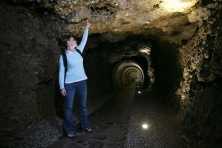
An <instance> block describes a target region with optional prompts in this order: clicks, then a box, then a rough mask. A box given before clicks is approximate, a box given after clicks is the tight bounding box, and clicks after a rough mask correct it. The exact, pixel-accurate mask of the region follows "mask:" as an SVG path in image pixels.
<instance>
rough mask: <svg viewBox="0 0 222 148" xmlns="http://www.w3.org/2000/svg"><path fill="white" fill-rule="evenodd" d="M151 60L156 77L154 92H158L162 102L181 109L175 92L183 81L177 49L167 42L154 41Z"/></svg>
mask: <svg viewBox="0 0 222 148" xmlns="http://www.w3.org/2000/svg"><path fill="white" fill-rule="evenodd" d="M151 59H152V64H151V66H152V68H153V69H154V75H155V83H154V85H153V90H154V91H155V92H158V95H159V96H160V97H159V98H160V100H162V101H163V102H165V103H167V104H169V105H171V106H173V107H175V108H179V107H180V101H179V100H177V98H175V92H176V89H177V88H178V87H179V85H180V80H181V79H182V70H181V67H180V64H179V55H178V50H177V48H176V47H175V46H174V45H172V44H170V43H169V42H167V41H161V40H158V39H157V40H153V41H152V50H151Z"/></svg>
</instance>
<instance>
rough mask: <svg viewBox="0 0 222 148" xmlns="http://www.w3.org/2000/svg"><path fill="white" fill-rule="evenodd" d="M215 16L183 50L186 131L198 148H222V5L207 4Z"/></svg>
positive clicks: (182, 89)
mask: <svg viewBox="0 0 222 148" xmlns="http://www.w3.org/2000/svg"><path fill="white" fill-rule="evenodd" d="M205 7H206V8H208V9H210V10H211V16H210V17H209V18H208V19H207V20H206V21H205V22H204V23H203V25H202V26H201V27H200V28H199V30H198V32H197V34H196V35H195V36H194V37H193V38H192V40H191V41H189V42H188V44H187V45H185V46H183V47H182V48H180V57H181V65H182V67H183V80H182V81H181V83H180V86H181V87H180V89H178V90H177V92H176V94H177V95H179V96H180V98H181V104H182V105H181V107H182V109H183V112H184V128H185V130H186V131H187V132H188V134H189V135H190V136H191V137H192V139H193V141H192V142H193V143H192V145H193V146H194V147H221V146H222V144H221V142H220V141H221V136H222V134H221V133H222V128H221V125H222V117H221V113H222V111H221V105H222V92H221V89H222V68H221V65H222V42H221V41H222V28H221V25H222V13H221V10H222V4H221V2H215V3H212V4H209V3H206V5H205Z"/></svg>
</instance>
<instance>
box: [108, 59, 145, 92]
mask: <svg viewBox="0 0 222 148" xmlns="http://www.w3.org/2000/svg"><path fill="white" fill-rule="evenodd" d="M135 65H136V67H138V69H139V70H138V71H135V73H137V72H138V73H141V75H140V76H141V77H142V78H141V79H140V76H139V74H138V75H137V76H135V77H132V79H131V80H129V82H125V83H126V84H125V85H124V84H120V86H118V84H116V83H118V82H116V81H118V80H115V79H117V78H116V76H115V75H116V73H121V75H122V76H121V77H122V78H123V77H127V74H124V70H121V69H124V68H126V67H128V68H129V69H133V68H135ZM121 66H122V67H121ZM120 67H121V68H120ZM118 68H119V69H118ZM147 71H148V64H147V60H146V58H144V57H143V56H133V57H129V58H126V57H124V58H123V59H121V60H120V61H117V62H115V63H114V64H113V67H112V76H111V78H112V84H113V86H114V87H115V88H123V87H126V86H128V85H130V84H131V83H135V84H136V86H137V87H139V88H140V89H146V88H147V87H148V84H149V76H148V75H147ZM132 72H133V70H132ZM120 81H121V80H120ZM120 83H121V82H120Z"/></svg>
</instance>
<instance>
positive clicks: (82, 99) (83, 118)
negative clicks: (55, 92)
mask: <svg viewBox="0 0 222 148" xmlns="http://www.w3.org/2000/svg"><path fill="white" fill-rule="evenodd" d="M65 90H66V97H65V110H64V111H65V112H64V130H65V132H66V134H71V133H75V126H74V117H73V112H72V108H73V102H74V98H75V94H76V95H77V98H78V101H79V107H80V122H81V126H82V129H83V130H85V129H86V128H89V127H90V123H89V121H88V113H87V108H86V99H87V85H86V80H83V81H79V82H74V83H70V84H65Z"/></svg>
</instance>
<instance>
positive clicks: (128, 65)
mask: <svg viewBox="0 0 222 148" xmlns="http://www.w3.org/2000/svg"><path fill="white" fill-rule="evenodd" d="M112 81H113V85H114V87H116V88H122V87H124V86H127V85H129V84H131V83H135V84H136V85H137V86H138V87H141V86H142V85H143V84H144V72H143V69H142V68H141V66H140V65H139V64H137V63H136V62H135V61H132V60H124V61H120V62H119V63H117V64H116V65H115V67H114V68H113V70H112Z"/></svg>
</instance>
